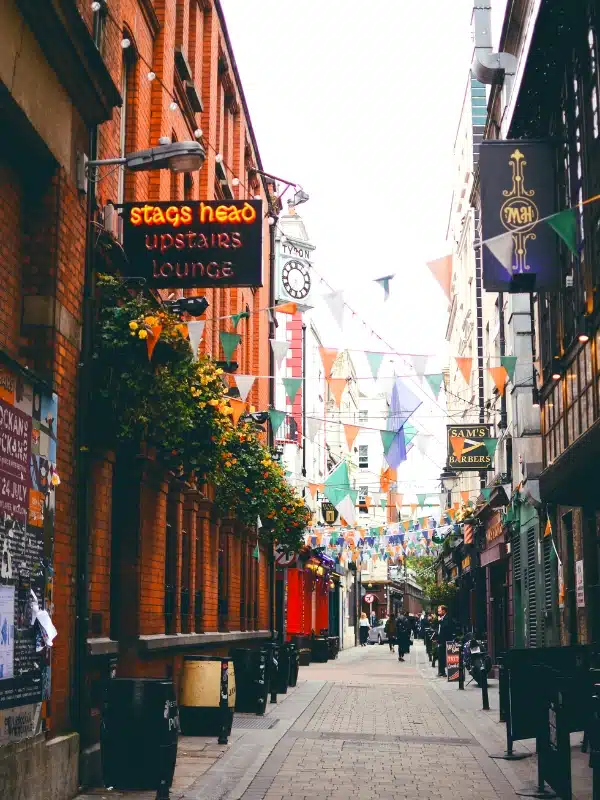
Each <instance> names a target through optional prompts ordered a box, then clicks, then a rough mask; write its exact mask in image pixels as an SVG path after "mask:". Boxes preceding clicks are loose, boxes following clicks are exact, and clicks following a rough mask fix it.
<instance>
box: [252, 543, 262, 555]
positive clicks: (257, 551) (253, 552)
mask: <svg viewBox="0 0 600 800" xmlns="http://www.w3.org/2000/svg"><path fill="white" fill-rule="evenodd" d="M252 558H260V550H259V549H258V545H256V547H255V548H254V550H253V551H252Z"/></svg>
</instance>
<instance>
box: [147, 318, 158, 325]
mask: <svg viewBox="0 0 600 800" xmlns="http://www.w3.org/2000/svg"><path fill="white" fill-rule="evenodd" d="M144 322H145V323H146V325H158V320H157V318H156V317H144Z"/></svg>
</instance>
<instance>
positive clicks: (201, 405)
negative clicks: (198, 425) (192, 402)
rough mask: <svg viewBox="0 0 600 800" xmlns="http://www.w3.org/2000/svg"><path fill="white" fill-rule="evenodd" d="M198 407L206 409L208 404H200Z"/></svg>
mask: <svg viewBox="0 0 600 800" xmlns="http://www.w3.org/2000/svg"><path fill="white" fill-rule="evenodd" d="M198 405H199V406H200V408H206V403H198Z"/></svg>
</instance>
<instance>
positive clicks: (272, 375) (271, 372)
mask: <svg viewBox="0 0 600 800" xmlns="http://www.w3.org/2000/svg"><path fill="white" fill-rule="evenodd" d="M265 190H266V191H267V196H269V194H268V185H267V184H266V183H265ZM270 212H271V209H269V213H270ZM274 305H275V224H273V225H270V226H269V307H270V308H273V306H274ZM273 318H274V312H273ZM270 319H271V317H270ZM274 338H275V323H274V322H271V321H270V322H269V339H274ZM269 376H270V377H269V408H274V407H275V358H274V357H273V348H272V347H271V346H270V344H269ZM267 443H268V446H269V447H273V446H274V444H275V438H274V436H273V430H272V427H271V425H269V424H268V423H267ZM268 557H269V592H270V599H271V602H270V603H269V628H270V630H271V638H272V639H273V641H274V640H275V636H276V631H275V627H276V624H277V623H276V619H277V617H276V613H275V595H276V591H275V590H276V582H275V554H274V552H273V548H272V547H271V548H270V552H269V556H268ZM282 637H283V631H279V638H280V639H281V640H282V641H283V639H282Z"/></svg>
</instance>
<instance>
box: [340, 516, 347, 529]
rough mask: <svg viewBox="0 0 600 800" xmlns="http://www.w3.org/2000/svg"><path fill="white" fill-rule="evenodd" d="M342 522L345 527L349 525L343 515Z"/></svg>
mask: <svg viewBox="0 0 600 800" xmlns="http://www.w3.org/2000/svg"><path fill="white" fill-rule="evenodd" d="M340 522H341V524H342V525H343V527H344V528H346V527H347V526H348V523H347V522H346V520H345V519H344V518H343V517H340Z"/></svg>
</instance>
